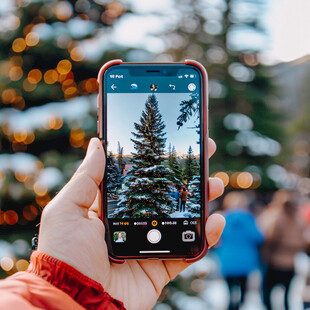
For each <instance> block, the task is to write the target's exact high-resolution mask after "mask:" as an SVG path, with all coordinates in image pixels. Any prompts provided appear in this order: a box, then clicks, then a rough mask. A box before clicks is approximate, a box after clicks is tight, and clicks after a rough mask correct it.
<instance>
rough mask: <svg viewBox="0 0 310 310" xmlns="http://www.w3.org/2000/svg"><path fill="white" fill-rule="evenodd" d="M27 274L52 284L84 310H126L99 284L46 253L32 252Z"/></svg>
mask: <svg viewBox="0 0 310 310" xmlns="http://www.w3.org/2000/svg"><path fill="white" fill-rule="evenodd" d="M27 272H29V273H33V274H35V275H37V276H39V277H41V278H42V279H44V280H46V281H48V282H49V283H51V284H53V285H54V286H56V287H57V288H59V289H60V290H62V291H64V292H65V293H67V294H68V295H69V296H71V297H72V298H73V299H74V300H75V301H76V302H78V303H79V304H80V305H81V306H82V307H84V308H86V309H90V310H92V309H98V310H104V309H109V310H120V309H121V310H126V309H125V308H124V305H123V303H122V302H120V301H118V300H116V299H114V298H112V297H111V296H110V295H109V294H108V293H106V292H105V291H104V290H103V287H102V285H101V284H99V283H98V282H96V281H94V280H92V279H90V278H88V277H86V276H85V275H83V274H82V273H80V272H79V271H77V270H76V269H74V268H73V267H72V266H70V265H68V264H66V263H65V262H62V261H60V260H58V259H56V258H54V257H52V256H50V255H48V254H46V253H43V252H40V251H35V252H33V253H32V255H31V258H30V265H29V267H28V269H27Z"/></svg>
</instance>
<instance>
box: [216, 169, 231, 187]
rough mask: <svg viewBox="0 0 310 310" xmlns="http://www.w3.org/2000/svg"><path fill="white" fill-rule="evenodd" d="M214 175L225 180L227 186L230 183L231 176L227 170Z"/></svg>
mask: <svg viewBox="0 0 310 310" xmlns="http://www.w3.org/2000/svg"><path fill="white" fill-rule="evenodd" d="M214 177H216V178H220V179H221V180H222V181H223V183H224V186H225V187H226V186H227V185H228V184H229V176H228V174H227V173H226V172H217V173H215V174H214Z"/></svg>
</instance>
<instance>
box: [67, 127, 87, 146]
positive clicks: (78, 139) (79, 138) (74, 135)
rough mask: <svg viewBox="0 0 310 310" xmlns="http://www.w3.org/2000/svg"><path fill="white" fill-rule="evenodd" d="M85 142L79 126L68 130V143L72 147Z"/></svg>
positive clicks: (82, 131)
mask: <svg viewBox="0 0 310 310" xmlns="http://www.w3.org/2000/svg"><path fill="white" fill-rule="evenodd" d="M84 142H85V132H84V130H83V129H81V128H74V129H72V130H71V132H70V144H71V145H72V146H73V147H82V146H83V144H84Z"/></svg>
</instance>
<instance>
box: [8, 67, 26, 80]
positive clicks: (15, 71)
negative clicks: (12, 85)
mask: <svg viewBox="0 0 310 310" xmlns="http://www.w3.org/2000/svg"><path fill="white" fill-rule="evenodd" d="M22 76H23V69H22V68H21V67H20V66H13V67H12V68H11V69H10V71H9V77H10V79H11V80H12V81H18V80H20V79H21V78H22Z"/></svg>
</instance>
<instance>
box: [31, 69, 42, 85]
mask: <svg viewBox="0 0 310 310" xmlns="http://www.w3.org/2000/svg"><path fill="white" fill-rule="evenodd" d="M41 79H42V72H41V71H40V70H39V69H33V70H31V71H29V73H28V81H29V83H31V84H37V83H39V82H40V81H41Z"/></svg>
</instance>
